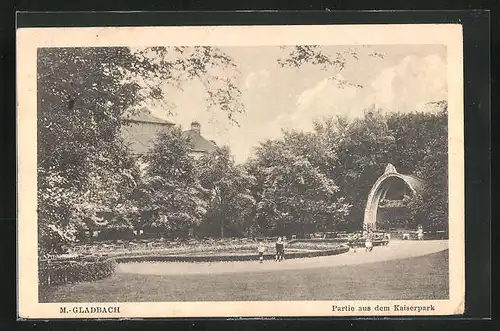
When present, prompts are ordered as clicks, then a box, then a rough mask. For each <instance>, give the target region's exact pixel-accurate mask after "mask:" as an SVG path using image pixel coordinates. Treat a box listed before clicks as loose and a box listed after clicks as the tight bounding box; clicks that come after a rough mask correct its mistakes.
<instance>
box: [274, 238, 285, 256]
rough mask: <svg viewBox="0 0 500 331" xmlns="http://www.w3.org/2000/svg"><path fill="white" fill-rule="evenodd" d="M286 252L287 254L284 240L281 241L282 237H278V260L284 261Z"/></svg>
mask: <svg viewBox="0 0 500 331" xmlns="http://www.w3.org/2000/svg"><path fill="white" fill-rule="evenodd" d="M284 254H285V248H284V246H283V241H281V237H278V241H277V242H276V262H278V261H279V262H281V261H283V255H284Z"/></svg>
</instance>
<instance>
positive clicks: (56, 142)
mask: <svg viewBox="0 0 500 331" xmlns="http://www.w3.org/2000/svg"><path fill="white" fill-rule="evenodd" d="M152 55H155V56H154V57H153V56H152ZM37 65H38V67H37V68H38V70H37V72H38V77H37V79H38V80H37V86H38V105H37V111H38V114H37V119H38V129H37V134H38V138H37V148H38V188H39V190H38V213H39V214H38V216H39V237H40V243H41V245H40V248H41V251H42V252H45V251H51V250H53V249H57V247H59V246H60V244H61V243H63V242H68V241H71V240H73V239H74V238H75V233H76V232H77V231H78V229H79V228H81V227H82V226H83V224H82V222H84V223H85V222H89V220H92V219H93V218H94V216H95V215H94V213H95V212H96V210H95V209H96V208H97V209H98V210H103V209H104V210H106V209H110V208H113V209H116V208H115V207H118V209H120V208H121V209H123V208H124V209H127V210H133V209H134V208H135V207H134V206H124V204H126V203H124V202H123V201H124V200H125V199H124V196H125V197H126V195H127V194H128V191H129V190H130V189H132V188H133V186H134V185H135V184H133V182H134V181H135V180H136V179H137V174H136V169H135V166H134V165H133V162H132V160H130V158H129V157H128V156H127V155H126V154H127V149H126V147H125V146H123V143H122V141H121V137H120V134H119V132H120V128H121V126H122V125H124V124H125V122H124V120H125V119H126V118H127V117H128V116H130V115H131V114H133V109H135V108H138V107H140V106H141V105H142V104H144V103H146V102H148V101H150V100H157V101H163V100H165V95H163V90H162V88H161V87H162V84H174V85H176V86H179V87H182V84H183V83H184V82H186V81H188V80H192V79H197V80H200V81H202V83H204V85H205V87H206V88H207V91H206V92H207V103H208V105H209V106H210V107H219V108H221V109H222V110H224V111H225V112H226V113H227V114H228V117H229V118H230V119H232V118H233V114H234V113H235V112H242V111H243V110H244V109H243V107H242V104H241V102H240V101H239V97H240V94H241V93H240V91H239V90H238V89H237V88H236V86H235V85H234V83H233V80H234V79H233V78H228V77H226V76H224V77H221V76H220V74H219V73H218V72H217V71H216V70H219V69H220V68H228V67H229V68H234V67H235V64H234V63H233V61H232V59H231V58H229V57H228V56H227V55H225V54H224V53H223V52H221V51H220V50H219V49H217V48H214V47H195V48H189V50H188V49H187V48H185V47H172V48H165V47H152V48H143V49H130V48H128V47H98V48H92V47H86V48H41V49H39V50H38V63H37ZM214 69H216V70H214ZM124 187H125V190H124ZM124 193H125V194H124ZM122 194H123V195H124V196H123V195H122ZM120 200H121V201H122V202H121V203H120V202H119V201H120ZM87 216H88V217H87ZM84 218H87V220H86V221H84V220H83V219H84Z"/></svg>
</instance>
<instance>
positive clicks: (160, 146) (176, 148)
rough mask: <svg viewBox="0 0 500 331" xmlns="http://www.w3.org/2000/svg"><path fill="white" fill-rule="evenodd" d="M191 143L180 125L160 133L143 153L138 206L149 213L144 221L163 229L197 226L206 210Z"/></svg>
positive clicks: (170, 229) (179, 230)
mask: <svg viewBox="0 0 500 331" xmlns="http://www.w3.org/2000/svg"><path fill="white" fill-rule="evenodd" d="M190 153H191V145H190V142H189V140H188V139H187V138H185V137H183V136H182V131H181V129H180V128H179V127H175V128H173V129H172V130H171V131H169V132H165V133H160V134H159V135H158V137H157V139H156V140H155V142H154V144H153V146H152V148H151V150H150V152H149V153H148V154H147V156H146V162H147V168H146V174H145V178H144V179H143V181H142V185H141V187H140V188H139V190H138V194H137V196H138V199H139V201H140V203H139V205H140V208H141V210H143V211H150V212H151V214H152V217H151V218H150V219H149V220H145V221H146V225H149V226H151V227H153V228H156V229H158V230H160V231H161V232H163V233H166V234H171V233H175V232H178V233H181V232H184V233H185V232H187V231H189V230H190V229H193V228H195V227H197V226H198V225H199V224H200V223H201V221H202V218H203V216H204V215H205V213H206V209H207V207H208V206H207V204H206V195H207V194H208V193H209V192H207V191H206V190H204V189H203V188H202V187H201V186H200V184H199V181H198V172H197V169H196V166H195V159H194V158H193V156H191V154H190Z"/></svg>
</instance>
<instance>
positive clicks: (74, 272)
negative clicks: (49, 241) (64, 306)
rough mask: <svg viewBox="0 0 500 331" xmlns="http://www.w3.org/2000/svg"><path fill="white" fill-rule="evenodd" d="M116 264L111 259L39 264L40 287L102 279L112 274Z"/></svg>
mask: <svg viewBox="0 0 500 331" xmlns="http://www.w3.org/2000/svg"><path fill="white" fill-rule="evenodd" d="M115 268H116V262H115V261H114V260H113V259H105V260H99V259H96V260H93V261H85V260H82V261H49V260H42V261H40V262H39V268H38V277H39V284H40V287H46V286H54V285H64V284H72V283H76V282H87V281H95V280H99V279H104V278H106V277H109V276H111V275H113V274H114V272H115Z"/></svg>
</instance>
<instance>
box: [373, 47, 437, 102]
mask: <svg viewBox="0 0 500 331" xmlns="http://www.w3.org/2000/svg"><path fill="white" fill-rule="evenodd" d="M446 82H447V75H446V64H445V62H444V61H443V60H442V59H441V57H439V56H437V55H429V56H426V57H418V56H414V55H410V56H407V57H405V58H404V59H403V60H402V61H400V62H399V63H398V64H397V65H396V66H394V67H391V68H387V69H385V70H383V71H382V72H381V73H380V74H379V75H378V76H377V77H376V78H375V79H374V80H373V81H372V82H371V84H370V86H369V87H370V88H371V93H370V94H369V95H368V97H367V100H366V105H370V104H374V105H376V106H377V107H379V108H382V109H384V110H387V111H390V110H398V111H411V110H415V109H416V108H418V107H419V105H422V104H425V103H427V102H432V101H440V100H445V99H446V98H447V83H446Z"/></svg>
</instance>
